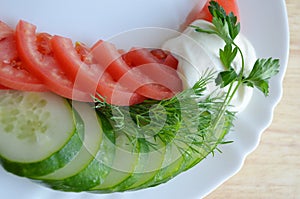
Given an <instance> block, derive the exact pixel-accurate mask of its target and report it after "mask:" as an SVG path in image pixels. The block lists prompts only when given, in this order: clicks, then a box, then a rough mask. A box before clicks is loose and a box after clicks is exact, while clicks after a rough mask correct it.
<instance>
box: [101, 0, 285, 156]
mask: <svg viewBox="0 0 300 199" xmlns="http://www.w3.org/2000/svg"><path fill="white" fill-rule="evenodd" d="M209 10H210V13H211V14H212V16H213V20H212V24H213V25H214V29H212V30H206V29H202V28H200V27H198V26H191V27H193V28H194V29H195V31H197V32H202V33H207V34H215V35H217V36H219V37H220V38H221V39H222V40H223V41H224V42H225V46H224V48H223V49H220V50H219V56H220V60H221V62H222V64H223V65H224V68H225V70H224V71H221V72H219V73H218V74H217V77H216V79H214V76H215V73H214V72H213V71H205V72H204V74H203V76H202V77H201V78H200V80H199V81H198V82H197V83H196V84H195V85H194V86H193V87H192V88H190V89H187V90H184V91H183V92H181V93H178V94H177V95H175V96H174V97H173V98H171V99H168V100H162V101H155V100H146V101H145V102H144V103H142V104H138V105H134V106H131V107H120V106H114V105H110V104H108V103H106V102H105V100H103V99H102V100H97V99H96V108H97V109H99V110H100V111H101V112H103V113H104V114H105V115H106V116H107V117H108V118H110V120H111V122H112V123H113V126H114V127H115V131H121V132H123V133H125V134H126V135H127V136H129V137H130V139H131V140H132V143H133V144H134V145H135V146H137V145H138V144H137V143H138V142H139V141H143V142H144V143H145V140H147V137H149V136H151V137H154V138H155V139H160V140H161V141H162V142H164V143H166V144H168V143H170V142H172V143H173V144H174V143H175V144H176V146H178V148H179V149H180V150H182V152H183V153H185V154H186V153H187V154H188V155H191V154H193V153H194V152H195V153H198V154H200V155H201V156H200V157H199V158H198V161H200V160H201V159H202V158H204V157H205V156H206V155H207V154H209V153H211V152H212V153H213V152H214V150H215V149H216V147H217V146H218V145H219V144H227V143H231V142H230V141H229V142H227V141H224V137H225V135H226V134H227V133H228V132H229V130H230V128H231V127H232V126H233V120H234V118H235V113H234V112H231V111H229V110H228V107H229V106H230V102H231V100H232V98H233V97H234V95H235V94H236V92H237V90H238V88H239V87H240V86H241V85H246V86H250V87H256V88H258V89H259V90H260V91H262V92H263V93H264V94H265V95H266V96H267V95H268V93H269V79H270V78H271V77H272V76H274V75H276V74H277V73H278V72H279V60H278V59H272V58H269V59H258V60H257V61H256V63H255V65H254V66H253V69H252V71H251V72H250V74H249V75H245V73H244V68H245V61H244V55H243V52H242V50H241V49H240V47H239V46H238V45H237V44H236V43H235V41H234V40H235V38H236V37H237V35H238V34H239V32H240V23H239V22H238V21H237V17H236V16H235V15H234V14H233V13H229V14H226V12H225V11H224V9H223V8H222V7H221V6H220V5H219V4H218V3H217V2H216V1H211V2H210V6H209ZM237 55H240V56H241V59H242V65H241V70H239V71H236V70H235V69H234V67H232V63H233V61H234V60H235V58H236V57H237ZM213 81H214V82H215V83H216V85H217V86H219V87H220V88H224V87H228V90H227V91H226V92H225V94H224V93H223V94H218V93H217V92H218V91H215V92H213V93H212V94H211V95H209V96H207V97H204V91H205V90H206V88H207V85H208V84H209V83H211V82H213ZM220 93H221V92H220ZM148 144H149V146H151V147H155V144H154V143H148ZM217 150H218V149H217Z"/></svg>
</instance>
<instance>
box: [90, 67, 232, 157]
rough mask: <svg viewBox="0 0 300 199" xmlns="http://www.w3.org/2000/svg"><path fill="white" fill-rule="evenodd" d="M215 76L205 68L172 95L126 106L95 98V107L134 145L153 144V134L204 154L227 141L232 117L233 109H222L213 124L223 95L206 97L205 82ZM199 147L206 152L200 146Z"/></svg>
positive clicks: (115, 129) (185, 149)
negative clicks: (187, 87)
mask: <svg viewBox="0 0 300 199" xmlns="http://www.w3.org/2000/svg"><path fill="white" fill-rule="evenodd" d="M214 76H215V72H214V71H212V70H207V71H205V72H204V73H203V75H202V77H201V78H200V79H199V81H198V82H197V83H196V84H195V85H194V86H193V87H192V88H190V89H186V90H184V91H182V92H181V93H178V94H177V95H175V96H174V97H172V98H171V99H167V100H161V101H157V100H146V101H144V102H143V103H141V104H136V105H133V106H130V107H128V106H116V105H112V104H109V103H107V102H106V101H105V100H104V99H103V98H100V100H99V99H97V98H95V102H96V106H95V108H96V109H97V110H99V111H101V113H102V114H104V115H105V116H106V117H107V118H109V120H110V122H111V123H112V126H113V127H114V131H115V132H122V133H125V134H126V135H127V136H128V137H129V138H130V140H131V142H132V144H133V146H138V145H139V142H143V143H144V144H145V143H147V144H148V145H149V147H151V148H155V147H156V145H155V143H153V142H151V141H148V140H151V139H147V138H154V140H157V139H159V140H160V141H161V142H163V143H164V144H165V145H168V144H174V145H175V146H177V147H178V149H179V150H180V151H182V153H185V154H191V153H194V152H196V153H197V154H198V153H204V154H205V155H207V154H208V153H210V152H212V151H213V149H214V148H215V147H216V146H217V145H218V144H222V143H223V144H225V143H227V142H224V141H223V138H224V136H225V134H226V133H227V132H228V130H229V129H230V127H231V126H232V120H233V118H234V113H230V112H225V114H224V115H225V117H224V118H225V119H222V123H221V122H220V123H218V124H215V125H218V127H213V126H212V125H213V123H214V121H215V120H216V115H218V112H219V110H220V107H222V104H223V100H224V95H223V94H222V95H221V94H218V93H217V92H213V93H211V94H210V95H209V96H206V97H205V91H206V89H207V85H208V84H209V83H212V82H213V81H214ZM219 117H220V116H219ZM225 121H226V122H225ZM228 121H230V122H228ZM216 129H219V130H217V131H216ZM152 140H153V139H152ZM201 147H202V148H203V149H205V152H203V149H202V150H199V148H201ZM191 151H193V152H191Z"/></svg>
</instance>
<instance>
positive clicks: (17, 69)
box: [0, 21, 47, 91]
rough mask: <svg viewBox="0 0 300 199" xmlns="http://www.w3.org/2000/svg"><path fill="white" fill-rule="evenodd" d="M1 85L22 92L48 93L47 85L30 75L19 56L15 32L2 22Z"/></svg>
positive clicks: (0, 50)
mask: <svg viewBox="0 0 300 199" xmlns="http://www.w3.org/2000/svg"><path fill="white" fill-rule="evenodd" d="M0 84H2V85H3V86H6V87H9V88H11V89H16V90H21V91H46V90H47V88H46V87H45V85H44V84H43V83H42V82H41V81H40V80H39V79H38V78H36V77H35V76H33V75H32V74H30V73H29V72H28V71H27V70H26V69H25V68H24V63H23V62H21V60H20V59H19V56H18V52H17V47H16V40H15V36H14V32H13V30H12V29H11V28H10V27H9V26H8V25H6V24H5V23H3V22H1V21H0Z"/></svg>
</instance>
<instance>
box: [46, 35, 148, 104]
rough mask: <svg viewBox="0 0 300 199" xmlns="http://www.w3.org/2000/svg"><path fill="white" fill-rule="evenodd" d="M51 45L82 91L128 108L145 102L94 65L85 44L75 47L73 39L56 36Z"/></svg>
mask: <svg viewBox="0 0 300 199" xmlns="http://www.w3.org/2000/svg"><path fill="white" fill-rule="evenodd" d="M51 44H52V48H53V53H54V56H55V58H56V60H57V61H58V63H59V64H60V65H61V67H62V69H63V70H64V71H66V75H68V77H69V78H70V79H72V81H74V82H75V84H78V87H79V88H80V89H84V90H85V91H87V92H89V93H93V94H94V96H97V94H96V93H95V92H97V93H98V94H100V95H101V96H102V97H104V98H105V99H106V101H107V102H108V103H111V104H115V105H122V106H127V105H132V104H136V103H140V102H142V101H144V100H145V98H144V97H142V96H140V95H138V94H136V93H132V92H129V91H127V90H126V89H125V88H123V87H121V86H117V83H116V82H115V81H114V80H113V79H112V77H111V76H110V75H109V74H108V73H107V72H105V71H104V70H103V68H102V67H99V65H98V64H96V63H94V61H93V58H92V56H91V54H90V53H89V51H90V49H88V47H86V46H84V45H83V44H81V43H76V46H75V47H74V45H73V42H72V40H71V39H69V38H65V37H61V36H54V37H53V38H52V39H51Z"/></svg>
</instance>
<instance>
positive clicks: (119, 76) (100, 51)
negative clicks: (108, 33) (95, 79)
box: [91, 41, 174, 100]
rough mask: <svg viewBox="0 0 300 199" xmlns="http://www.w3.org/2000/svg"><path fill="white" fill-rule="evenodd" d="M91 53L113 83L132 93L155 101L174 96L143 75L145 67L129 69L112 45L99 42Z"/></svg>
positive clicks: (161, 85)
mask: <svg viewBox="0 0 300 199" xmlns="http://www.w3.org/2000/svg"><path fill="white" fill-rule="evenodd" d="M91 53H92V54H93V56H94V58H95V59H96V61H97V63H98V64H99V65H100V66H101V67H103V69H104V70H106V71H107V72H108V73H109V74H110V75H111V76H112V77H113V79H114V80H115V81H118V83H120V84H121V85H122V86H124V87H126V88H128V89H130V90H131V91H132V92H137V93H138V94H140V95H143V96H145V97H147V98H151V99H156V100H162V99H168V98H170V97H172V96H173V95H174V93H173V92H172V91H171V90H170V89H168V88H166V87H165V86H164V85H163V84H162V83H161V82H159V81H154V80H152V79H151V78H149V77H148V76H147V75H145V74H144V72H143V70H144V69H145V67H134V68H130V67H129V66H128V65H127V63H126V62H125V61H124V60H123V59H122V56H121V54H120V53H119V52H118V50H117V49H116V47H115V46H114V45H112V44H110V43H108V42H104V41H99V42H97V43H96V44H95V45H94V46H93V48H92V51H91Z"/></svg>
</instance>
